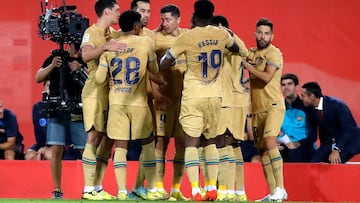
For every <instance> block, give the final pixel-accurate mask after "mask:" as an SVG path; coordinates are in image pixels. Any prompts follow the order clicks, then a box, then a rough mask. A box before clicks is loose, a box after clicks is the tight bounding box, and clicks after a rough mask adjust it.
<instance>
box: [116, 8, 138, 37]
mask: <svg viewBox="0 0 360 203" xmlns="http://www.w3.org/2000/svg"><path fill="white" fill-rule="evenodd" d="M140 19H141V14H140V13H138V12H136V11H133V10H127V11H125V12H123V13H122V14H121V15H120V17H119V26H120V28H121V30H122V31H124V32H129V31H131V30H133V29H134V24H135V23H138V22H140Z"/></svg>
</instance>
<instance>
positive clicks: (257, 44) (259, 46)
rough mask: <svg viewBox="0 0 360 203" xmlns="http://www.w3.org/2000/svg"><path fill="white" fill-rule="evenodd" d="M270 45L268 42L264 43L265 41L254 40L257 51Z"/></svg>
mask: <svg viewBox="0 0 360 203" xmlns="http://www.w3.org/2000/svg"><path fill="white" fill-rule="evenodd" d="M269 45H270V41H268V42H266V41H265V40H256V46H257V48H258V49H265V48H266V47H268V46H269Z"/></svg>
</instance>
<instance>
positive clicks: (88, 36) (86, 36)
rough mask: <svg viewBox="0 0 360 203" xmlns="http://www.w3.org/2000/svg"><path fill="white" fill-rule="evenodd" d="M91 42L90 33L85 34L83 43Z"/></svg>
mask: <svg viewBox="0 0 360 203" xmlns="http://www.w3.org/2000/svg"><path fill="white" fill-rule="evenodd" d="M89 41H90V34H89V33H85V34H84V37H83V39H82V43H86V42H89Z"/></svg>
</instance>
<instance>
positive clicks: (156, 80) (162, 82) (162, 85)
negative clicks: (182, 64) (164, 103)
mask: <svg viewBox="0 0 360 203" xmlns="http://www.w3.org/2000/svg"><path fill="white" fill-rule="evenodd" d="M149 78H150V80H151V81H153V82H154V83H156V84H157V85H159V88H160V90H163V89H164V88H165V86H166V85H167V82H166V81H165V80H164V78H163V77H161V76H160V75H159V74H151V73H150V74H149Z"/></svg>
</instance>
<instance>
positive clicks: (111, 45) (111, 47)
mask: <svg viewBox="0 0 360 203" xmlns="http://www.w3.org/2000/svg"><path fill="white" fill-rule="evenodd" d="M127 47H128V45H127V44H126V43H123V42H121V41H120V40H116V39H111V40H110V41H109V42H108V43H106V44H105V45H104V49H105V50H106V51H119V52H121V51H123V50H124V49H126V48H127Z"/></svg>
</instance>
